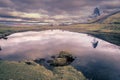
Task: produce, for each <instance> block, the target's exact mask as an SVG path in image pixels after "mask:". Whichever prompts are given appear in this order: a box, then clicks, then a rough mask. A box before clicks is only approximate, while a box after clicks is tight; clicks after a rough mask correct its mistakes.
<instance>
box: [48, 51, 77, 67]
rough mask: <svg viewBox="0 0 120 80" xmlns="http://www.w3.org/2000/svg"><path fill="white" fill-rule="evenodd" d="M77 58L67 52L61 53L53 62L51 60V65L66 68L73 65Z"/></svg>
mask: <svg viewBox="0 0 120 80" xmlns="http://www.w3.org/2000/svg"><path fill="white" fill-rule="evenodd" d="M74 60H75V58H74V57H73V56H72V54H70V53H69V52H66V51H61V52H60V53H59V55H58V57H55V58H53V59H52V60H49V61H48V62H49V64H50V65H52V66H65V65H69V64H71V63H72V62H73V61H74Z"/></svg>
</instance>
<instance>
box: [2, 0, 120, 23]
mask: <svg viewBox="0 0 120 80" xmlns="http://www.w3.org/2000/svg"><path fill="white" fill-rule="evenodd" d="M95 7H100V8H101V9H103V10H104V9H117V8H118V9H119V8H120V2H119V0H0V17H2V18H21V19H31V20H38V21H39V20H41V19H40V18H41V17H40V18H39V17H38V19H34V17H32V18H31V16H32V15H33V13H37V14H40V15H39V16H42V18H43V20H45V19H53V20H56V19H57V20H58V19H61V20H63V19H66V18H68V19H75V18H76V16H77V17H78V18H80V17H82V16H88V15H90V14H92V11H93V9H94V8H95ZM12 12H14V13H12ZM17 12H18V14H17ZM29 13H32V14H31V16H30V15H26V14H29ZM37 14H34V15H33V16H38V15H37ZM23 16H25V17H23ZM29 16H30V17H29ZM46 16H47V17H46ZM61 16H62V17H61Z"/></svg>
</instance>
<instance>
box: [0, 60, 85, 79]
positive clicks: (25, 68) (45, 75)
mask: <svg viewBox="0 0 120 80" xmlns="http://www.w3.org/2000/svg"><path fill="white" fill-rule="evenodd" d="M33 63H34V62H33ZM0 80H86V78H85V77H84V76H83V74H82V73H81V72H79V71H77V70H76V69H74V68H73V67H71V66H64V67H55V68H53V70H48V69H46V68H45V67H44V66H41V65H38V64H36V63H34V65H27V64H25V63H24V62H20V63H19V62H15V61H0Z"/></svg>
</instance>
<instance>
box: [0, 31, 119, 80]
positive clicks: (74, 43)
mask: <svg viewBox="0 0 120 80" xmlns="http://www.w3.org/2000/svg"><path fill="white" fill-rule="evenodd" d="M95 42H98V43H97V44H96V46H93V43H95ZM0 46H1V47H2V50H1V51H0V58H1V59H3V60H15V61H19V60H26V59H27V60H29V59H30V60H33V59H36V58H49V57H50V56H52V55H55V54H57V53H59V52H60V51H63V50H64V51H69V52H71V53H72V54H73V55H74V56H76V57H77V58H76V60H75V61H74V62H73V63H72V64H71V65H72V66H74V67H75V68H76V69H77V70H80V71H82V72H83V73H84V75H85V76H86V77H88V78H90V79H92V80H120V46H116V45H114V44H111V43H108V42H106V41H103V40H100V39H98V38H94V37H92V36H90V35H87V34H83V33H75V32H69V31H62V30H46V31H39V32H37V31H28V32H21V33H15V34H12V35H10V36H8V40H2V39H1V40H0Z"/></svg>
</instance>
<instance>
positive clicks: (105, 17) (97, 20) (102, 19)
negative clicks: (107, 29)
mask: <svg viewBox="0 0 120 80" xmlns="http://www.w3.org/2000/svg"><path fill="white" fill-rule="evenodd" d="M118 13H120V10H118V11H113V12H111V13H110V14H108V15H104V16H101V17H99V18H97V19H96V20H93V21H91V22H88V23H87V24H92V23H103V22H104V21H105V20H106V19H107V18H109V17H110V16H112V15H115V14H118Z"/></svg>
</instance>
